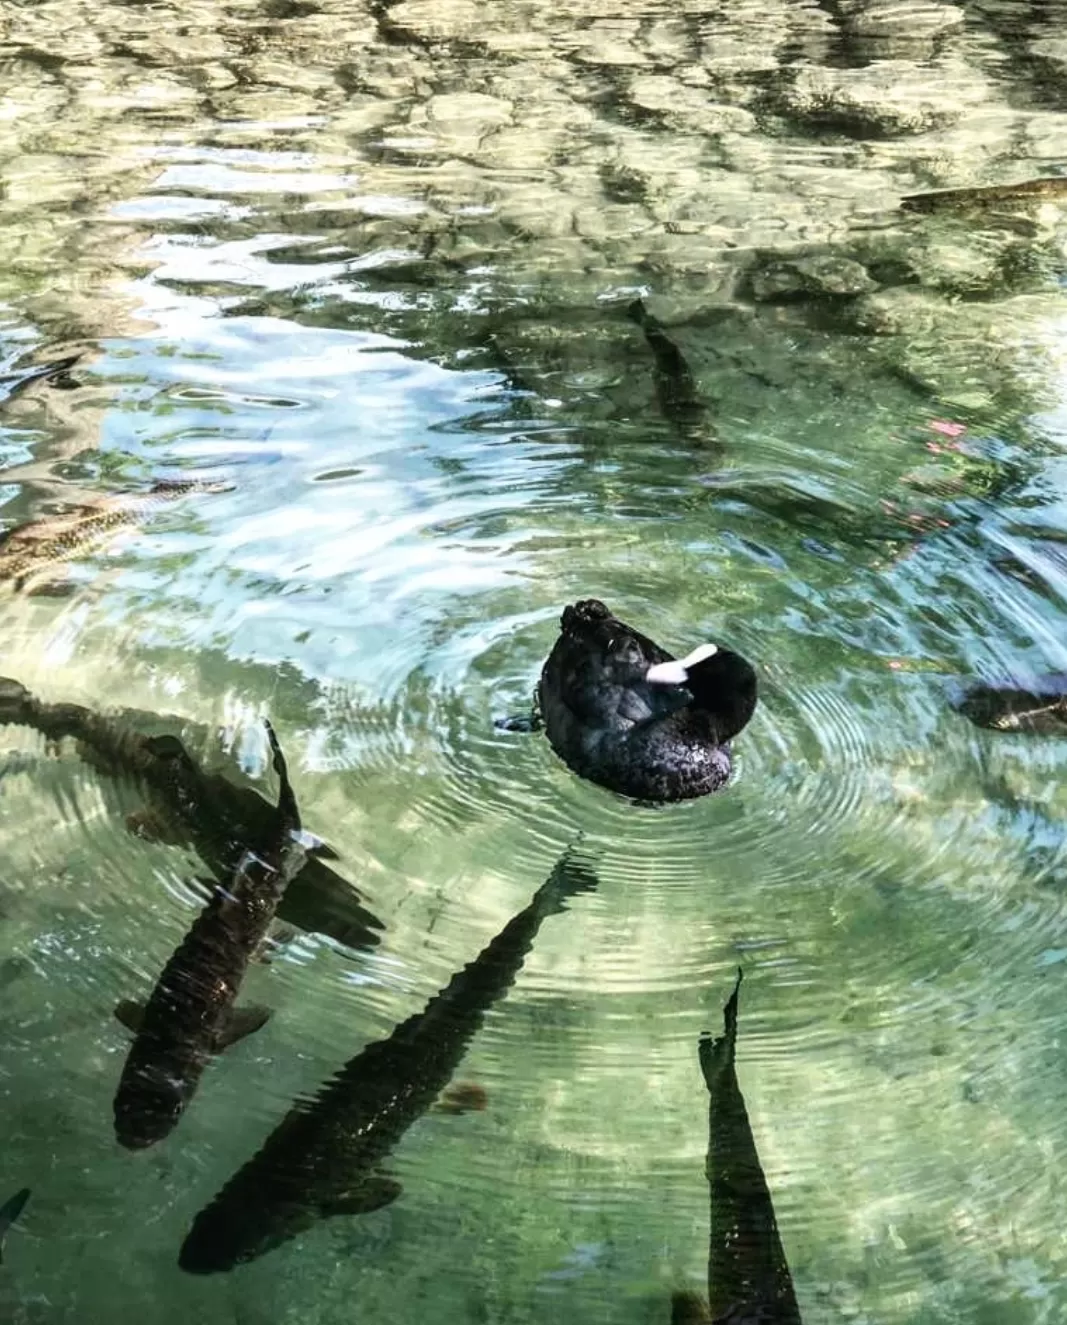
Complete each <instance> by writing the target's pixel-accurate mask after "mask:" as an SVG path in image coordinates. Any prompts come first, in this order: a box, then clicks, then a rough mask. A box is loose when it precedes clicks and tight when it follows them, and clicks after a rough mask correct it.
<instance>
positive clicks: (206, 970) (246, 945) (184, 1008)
mask: <svg viewBox="0 0 1067 1325" xmlns="http://www.w3.org/2000/svg"><path fill="white" fill-rule="evenodd" d="M266 727H267V736H268V738H269V740H270V746H271V752H272V755H273V763H274V771H275V773H277V775H278V780H279V783H280V787H279V791H278V806H277V811H276V815H275V822H274V824H273V825H272V827H271V831H270V832H269V833H268V834H266V835H265V836H264V837H263V838H262V839H261V840H260V841H259V842H257V843H256V845H255V847H254V848H252V847H249V848H246V850H245V852H244V854H243V855H242V857H241V860H240V862H239V863H238V865H237V869H236V870H235V871H234V876H233V880H232V881H231V882H230V883H229V884H227V885H224V886H223V885H220V886H219V887H217V888H216V889H215V891H214V893H213V894H212V897H211V900H210V901H209V902H208V903H207V905H206V906H205V907H204V909H203V911H201V913H200V914H199V915H198V916H197V918H196V919H195V920H194V921H193V924H192V926H191V927H190V929H189V932H188V933H187V934H186V935H185V937H184V939H182V941H181V943H180V944H179V945H178V947H177V949H176V950H175V952H174V954H173V956H172V957H171V959H170V961H168V962H167V964H166V966H165V967H164V968H163V974H162V975H161V976H160V977H159V980H158V981H157V983H156V987H155V988H154V989H153V990H152V994H151V997H150V998H149V999H148V1002H147V1003H146V1004H144V1005H140V1004H137V1003H131V1002H129V1001H124V1002H122V1003H120V1004H119V1006H118V1007H117V1008H116V1010H115V1013H116V1016H117V1017H118V1018H119V1020H120V1021H121V1022H122V1023H123V1024H124V1025H126V1026H128V1027H129V1028H130V1029H131V1030H132V1031H134V1032H135V1035H136V1038H135V1039H134V1042H133V1045H132V1047H131V1048H130V1052H129V1054H128V1055H127V1057H126V1063H125V1066H124V1067H123V1069H122V1078H121V1080H120V1081H119V1087H118V1090H117V1092H116V1094H115V1135H116V1137H117V1138H118V1141H119V1143H120V1145H124V1146H126V1147H127V1148H128V1149H130V1150H140V1149H143V1148H144V1147H145V1146H150V1145H153V1144H154V1143H155V1142H156V1141H161V1140H162V1139H163V1137H165V1136H167V1135H168V1134H169V1133H170V1131H171V1130H172V1129H173V1128H174V1127H175V1126H176V1125H177V1123H178V1120H179V1119H180V1117H181V1115H182V1113H183V1112H184V1110H185V1108H186V1106H187V1105H188V1103H189V1101H190V1100H191V1099H192V1097H193V1095H194V1093H195V1092H196V1088H197V1086H198V1085H199V1084H200V1078H201V1076H202V1075H203V1072H204V1068H205V1067H206V1066H207V1063H208V1060H209V1058H210V1057H211V1056H212V1055H213V1054H215V1053H218V1052H219V1051H220V1050H222V1049H224V1048H226V1047H227V1046H228V1045H230V1044H233V1043H234V1042H235V1041H237V1040H239V1039H242V1038H243V1037H244V1036H246V1035H249V1034H251V1033H252V1031H255V1030H258V1029H259V1028H260V1026H262V1025H263V1023H264V1022H265V1021H266V1020H267V1018H268V1017H269V1016H270V1013H269V1012H268V1011H267V1010H266V1009H265V1008H252V1007H248V1008H243V1009H242V1008H237V1007H235V1002H236V999H237V995H238V992H239V991H240V988H241V981H242V980H243V979H244V976H245V972H246V971H247V970H248V964H249V962H250V961H251V959H252V956H253V954H254V953H255V952H256V950H257V949H258V948H259V946H260V945H261V944H262V943H263V941H264V939H265V938H266V937H267V931H268V929H269V928H270V923H271V921H272V920H273V919H274V913H275V911H276V910H277V908H278V903H279V902H280V901H281V898H282V896H283V894H284V893H285V890H286V888H287V887H288V885H289V882H290V880H291V879H292V878H293V877H294V875H295V874H297V873H298V871H299V870H300V867H301V866H302V865H303V863H304V854H305V846H304V838H303V835H302V833H301V829H300V811H299V809H298V808H297V804H296V797H295V795H294V794H293V788H292V784H291V783H290V781H289V771H288V768H287V767H286V763H285V756H284V755H283V754H282V751H281V747H280V746H279V744H278V738H277V737H276V736H275V734H274V728H273V727H272V726H271V725H270V723H269V722H268V723H267V724H266Z"/></svg>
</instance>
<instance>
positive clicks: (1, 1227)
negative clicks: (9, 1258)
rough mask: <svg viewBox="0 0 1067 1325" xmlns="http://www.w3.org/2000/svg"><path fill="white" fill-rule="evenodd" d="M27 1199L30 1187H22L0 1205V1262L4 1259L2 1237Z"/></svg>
mask: <svg viewBox="0 0 1067 1325" xmlns="http://www.w3.org/2000/svg"><path fill="white" fill-rule="evenodd" d="M29 1199H30V1189H29V1188H28V1187H23V1189H22V1190H21V1191H20V1192H16V1193H15V1195H14V1196H12V1197H10V1198H9V1199H8V1200H6V1201H5V1202H4V1204H3V1205H0V1263H2V1262H3V1259H4V1239H5V1238H6V1237H7V1231H8V1229H9V1228H10V1227H11V1225H12V1224H13V1223H14V1222H15V1220H16V1219H18V1217H19V1215H21V1214H22V1209H23V1206H25V1204H26V1202H27V1201H28V1200H29Z"/></svg>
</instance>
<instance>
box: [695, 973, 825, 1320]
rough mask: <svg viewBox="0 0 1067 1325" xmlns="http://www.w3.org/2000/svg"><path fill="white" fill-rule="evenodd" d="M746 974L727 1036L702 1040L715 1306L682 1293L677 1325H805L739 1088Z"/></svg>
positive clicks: (727, 1014) (733, 1000) (732, 1003)
mask: <svg viewBox="0 0 1067 1325" xmlns="http://www.w3.org/2000/svg"><path fill="white" fill-rule="evenodd" d="M741 979H742V973H741V971H740V970H739V971H738V973H737V983H736V984H735V985H734V990H733V993H732V994H731V995H730V999H729V1001H728V1003H727V1004H726V1007H725V1009H724V1011H723V1034H722V1035H721V1036H720V1037H719V1038H718V1039H713V1038H712V1037H711V1035H710V1034H709V1033H708V1032H707V1031H705V1032H704V1034H703V1035H702V1036H701V1037H700V1046H699V1053H700V1070H701V1071H702V1072H703V1074H704V1084H705V1085H706V1086H707V1088H708V1094H709V1097H710V1099H709V1104H708V1157H707V1165H706V1170H705V1171H706V1174H707V1179H708V1190H709V1194H710V1204H711V1217H710V1233H709V1238H708V1301H707V1302H706V1303H705V1302H704V1300H703V1299H702V1298H701V1297H700V1295H699V1294H698V1293H693V1292H688V1291H680V1292H676V1293H675V1294H674V1295H673V1297H672V1299H671V1325H801V1317H800V1308H799V1307H798V1306H797V1300H796V1294H795V1292H794V1290H793V1278H792V1275H791V1274H790V1272H789V1264H788V1262H787V1261H786V1258H785V1251H784V1249H783V1247H782V1240H781V1238H780V1237H779V1234H778V1223H777V1221H776V1219H775V1217H774V1205H773V1203H772V1201H771V1194H770V1191H769V1189H768V1187H767V1180H766V1178H765V1177H764V1176H763V1168H762V1165H761V1164H760V1160H759V1154H758V1152H757V1150H756V1143H755V1140H754V1139H753V1136H752V1127H751V1124H750V1123H749V1120H748V1111H747V1110H746V1108H745V1099H744V1096H743V1095H742V1094H741V1087H740V1086H739V1085H738V1081H737V1072H736V1070H735V1066H734V1058H735V1053H736V1049H737V999H738V994H739V992H740V989H741Z"/></svg>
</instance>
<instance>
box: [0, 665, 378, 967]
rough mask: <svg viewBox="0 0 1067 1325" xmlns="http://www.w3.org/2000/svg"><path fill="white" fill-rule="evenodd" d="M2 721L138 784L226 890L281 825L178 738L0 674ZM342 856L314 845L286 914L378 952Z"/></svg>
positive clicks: (153, 809) (268, 808) (249, 791)
mask: <svg viewBox="0 0 1067 1325" xmlns="http://www.w3.org/2000/svg"><path fill="white" fill-rule="evenodd" d="M0 725H11V726H21V727H28V728H30V729H31V730H32V731H36V732H39V733H40V734H41V735H42V736H44V737H45V738H46V739H47V740H48V741H50V742H58V741H60V740H63V739H64V738H66V739H71V740H73V741H75V742H76V744H77V748H78V753H79V754H80V756H81V757H82V759H84V760H85V762H86V763H88V764H89V765H90V766H91V767H93V768H94V769H96V770H97V772H99V773H101V774H102V775H104V776H105V777H108V778H115V779H118V780H120V781H125V782H132V783H134V784H135V785H136V786H137V787H138V788H139V789H140V790H141V791H142V793H143V794H144V796H145V798H146V801H147V803H148V807H149V817H152V816H155V817H157V819H161V820H162V823H163V828H164V830H165V832H164V834H163V835H164V838H165V840H168V841H171V842H186V841H187V842H189V843H191V845H192V846H193V847H194V848H195V850H196V852H197V854H198V855H199V856H200V858H201V860H203V862H204V864H205V865H206V866H207V868H208V869H209V870H210V871H211V873H212V874H213V875H214V877H215V880H216V881H217V882H218V883H220V884H227V883H229V882H230V881H231V880H232V878H233V875H234V871H235V870H236V869H237V867H238V864H239V862H240V860H241V857H242V855H243V853H244V851H245V849H246V847H247V846H248V845H249V843H253V842H260V841H262V840H263V839H264V836H265V835H266V834H268V833H269V832H270V831H271V827H272V825H273V824H274V822H275V818H276V814H277V810H276V807H275V806H273V805H272V804H271V803H270V802H269V801H268V800H266V799H265V798H264V797H263V796H261V795H260V794H259V792H258V791H256V790H255V789H254V788H251V787H240V786H237V785H236V784H235V783H233V782H230V781H229V779H228V778H225V777H223V776H221V775H220V774H217V773H205V772H204V771H203V770H202V769H201V768H200V766H199V765H198V764H197V762H196V760H194V759H193V757H192V756H191V755H190V754H189V752H188V751H187V750H186V749H185V746H184V745H183V744H182V742H181V741H180V740H179V739H178V738H177V737H176V736H169V735H156V736H146V735H145V734H144V733H143V732H141V731H138V730H137V728H136V727H135V726H134V725H132V724H131V723H127V722H124V721H123V720H122V716H121V714H120V715H118V716H110V715H107V714H101V713H96V712H94V711H93V710H92V709H89V708H85V707H83V706H82V705H80V704H58V703H55V704H53V703H48V702H46V701H44V700H40V699H38V698H37V697H36V696H35V695H33V694H31V693H30V691H28V690H27V689H26V687H25V686H23V685H21V684H20V683H19V682H18V681H13V680H10V679H7V678H2V677H0ZM333 855H336V853H335V852H333V851H332V850H330V848H328V847H326V846H325V844H322V843H319V844H317V845H315V846H312V847H310V849H309V851H308V854H307V857H306V859H305V860H304V864H303V867H302V868H301V869H300V871H299V873H298V874H297V875H296V877H295V878H294V879H293V880H292V881H291V882H290V884H289V886H288V888H287V889H286V891H285V895H284V897H283V898H282V901H281V904H280V905H279V907H278V915H279V917H280V918H281V919H282V920H284V921H286V922H287V923H289V924H291V925H296V926H297V927H298V928H300V929H304V930H309V931H311V932H318V933H322V934H327V935H329V937H330V938H332V939H335V940H336V941H337V942H338V943H340V944H343V945H345V946H347V947H351V948H371V947H374V946H376V945H377V944H378V943H379V942H380V931H381V930H382V928H383V926H382V922H381V921H380V920H379V919H378V918H377V917H376V916H375V915H373V914H372V913H371V912H370V911H368V910H367V908H366V907H364V906H363V905H362V902H361V899H360V894H359V893H358V892H357V891H356V889H355V888H354V887H353V886H352V885H351V884H350V883H349V882H348V881H347V880H346V879H344V878H342V877H341V875H340V874H337V873H335V871H334V870H332V869H330V867H329V866H328V865H326V864H325V863H324V861H323V859H322V857H323V856H333Z"/></svg>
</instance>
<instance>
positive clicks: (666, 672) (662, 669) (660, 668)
mask: <svg viewBox="0 0 1067 1325" xmlns="http://www.w3.org/2000/svg"><path fill="white" fill-rule="evenodd" d="M645 680H646V681H648V682H650V683H651V684H652V685H654V686H684V685H685V683H686V681H688V680H689V676H688V674H687V672H686V670H685V668H684V667H683V665H682V664H681V662H679V661H678V660H677V659H675V660H674V661H673V662H665V663H656V664H655V665H654V666H652V667H650V668H649V669H648V671H647V672H646V673H645Z"/></svg>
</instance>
